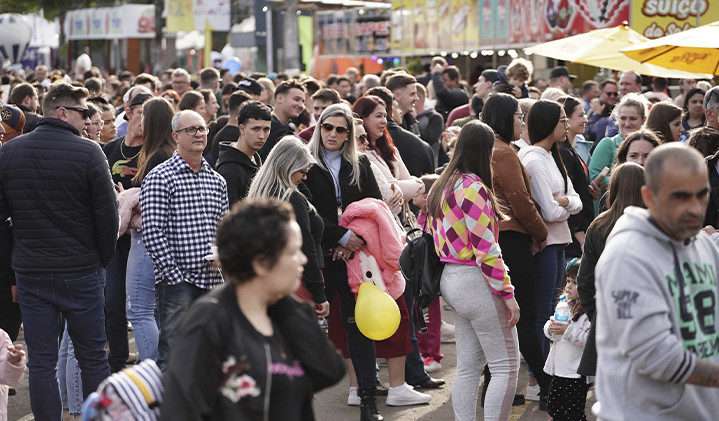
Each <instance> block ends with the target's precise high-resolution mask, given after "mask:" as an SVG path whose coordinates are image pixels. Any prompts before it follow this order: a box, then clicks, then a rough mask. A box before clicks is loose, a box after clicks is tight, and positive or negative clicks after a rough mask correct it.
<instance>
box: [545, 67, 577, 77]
mask: <svg viewBox="0 0 719 421" xmlns="http://www.w3.org/2000/svg"><path fill="white" fill-rule="evenodd" d="M562 76H566V77H568V78H569V79H571V80H574V79H575V78H576V77H577V76H576V75H573V74H570V73H569V69H567V68H566V67H565V66H557V67H554V68H552V70H551V71H550V72H549V78H550V79H556V78H558V77H562Z"/></svg>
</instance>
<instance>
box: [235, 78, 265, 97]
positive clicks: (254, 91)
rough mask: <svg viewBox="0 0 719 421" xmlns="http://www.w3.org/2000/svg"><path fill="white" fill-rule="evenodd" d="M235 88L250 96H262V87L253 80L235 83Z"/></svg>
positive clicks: (246, 79)
mask: <svg viewBox="0 0 719 421" xmlns="http://www.w3.org/2000/svg"><path fill="white" fill-rule="evenodd" d="M237 87H238V88H240V89H241V90H243V91H245V92H247V93H248V94H250V95H257V96H260V95H262V85H260V83H259V82H257V81H256V80H254V79H250V78H244V79H241V80H240V81H239V82H237Z"/></svg>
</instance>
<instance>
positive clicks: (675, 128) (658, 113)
mask: <svg viewBox="0 0 719 421" xmlns="http://www.w3.org/2000/svg"><path fill="white" fill-rule="evenodd" d="M683 114H684V112H683V111H682V109H681V108H679V107H677V106H676V105H674V104H672V103H671V102H658V103H656V104H654V105H653V106H652V109H651V110H649V115H648V116H647V124H646V125H645V127H646V128H647V129H649V130H653V131H654V133H656V134H657V135H658V136H659V138H660V139H661V141H662V143H667V142H679V141H680V140H681V138H682V135H683V134H684V125H683V123H682V116H683Z"/></svg>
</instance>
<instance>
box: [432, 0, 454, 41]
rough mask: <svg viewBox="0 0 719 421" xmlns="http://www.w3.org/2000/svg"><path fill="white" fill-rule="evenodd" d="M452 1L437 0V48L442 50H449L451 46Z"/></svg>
mask: <svg viewBox="0 0 719 421" xmlns="http://www.w3.org/2000/svg"><path fill="white" fill-rule="evenodd" d="M455 1H456V0H455ZM453 3H454V1H449V0H438V1H437V14H438V16H439V17H438V19H437V35H438V37H437V39H438V40H439V48H440V49H442V50H450V49H451V46H452V29H451V28H452V5H453Z"/></svg>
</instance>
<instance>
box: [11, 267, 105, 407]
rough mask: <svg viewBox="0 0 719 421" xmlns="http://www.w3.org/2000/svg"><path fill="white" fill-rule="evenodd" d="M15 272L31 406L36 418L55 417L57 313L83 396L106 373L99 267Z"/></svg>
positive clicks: (102, 280) (57, 398)
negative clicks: (71, 349)
mask: <svg viewBox="0 0 719 421" xmlns="http://www.w3.org/2000/svg"><path fill="white" fill-rule="evenodd" d="M15 277H16V279H17V289H18V298H19V301H20V311H21V312H22V320H23V326H24V331H25V343H26V344H27V351H28V363H27V366H28V372H29V380H30V406H31V408H32V412H33V414H34V415H35V419H36V420H43V421H56V420H57V421H59V420H60V419H61V416H62V404H61V402H60V390H59V387H58V383H57V378H56V375H55V369H56V367H57V360H58V349H59V340H58V339H59V338H60V333H61V332H62V330H63V325H62V323H61V316H63V317H64V318H65V320H66V321H67V330H68V333H69V334H70V338H72V342H73V344H74V345H75V356H76V357H77V362H78V364H79V365H80V370H81V376H82V392H83V393H82V395H83V398H87V396H88V395H89V394H90V393H92V392H94V391H95V390H96V389H97V387H98V386H99V385H100V383H101V382H102V381H103V380H104V379H105V378H106V377H108V376H109V375H110V368H109V367H108V364H107V356H106V355H105V339H106V336H105V314H104V300H103V289H104V287H105V276H104V270H103V269H101V268H97V269H93V270H90V271H85V272H79V273H50V274H47V273H42V274H39V273H21V272H17V273H16V274H15Z"/></svg>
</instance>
